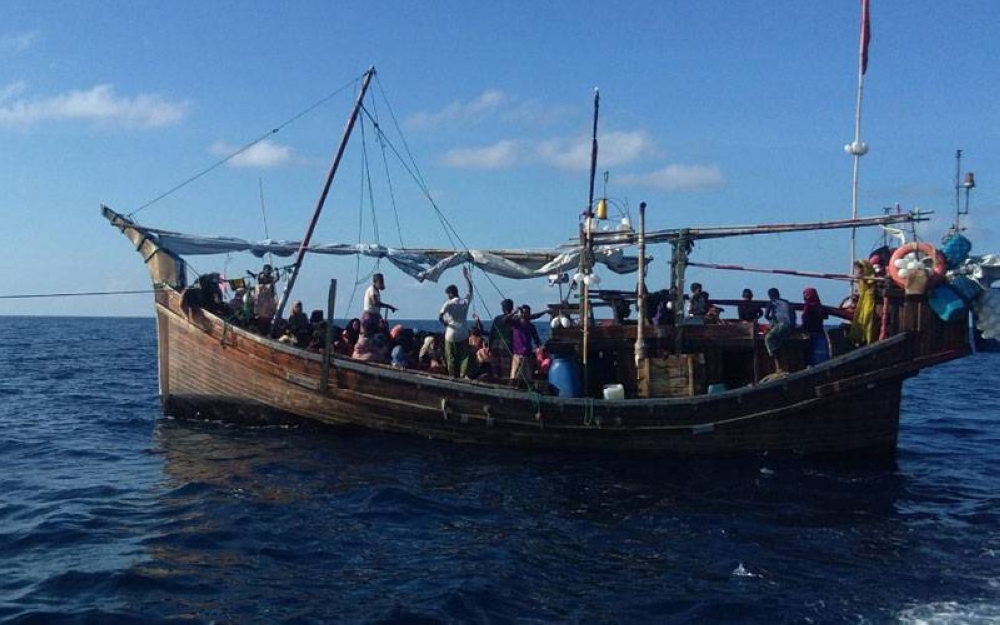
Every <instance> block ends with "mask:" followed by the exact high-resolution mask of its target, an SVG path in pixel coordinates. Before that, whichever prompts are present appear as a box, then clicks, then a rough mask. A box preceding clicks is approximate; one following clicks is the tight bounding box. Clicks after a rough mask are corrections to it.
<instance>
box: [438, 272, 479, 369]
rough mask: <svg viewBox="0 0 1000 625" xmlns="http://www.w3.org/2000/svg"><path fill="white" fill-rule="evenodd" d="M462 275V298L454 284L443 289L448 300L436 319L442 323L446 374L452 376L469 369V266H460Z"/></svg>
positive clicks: (470, 288)
mask: <svg viewBox="0 0 1000 625" xmlns="http://www.w3.org/2000/svg"><path fill="white" fill-rule="evenodd" d="M462 276H464V277H465V284H466V285H467V286H468V291H467V293H466V295H465V297H464V298H460V297H459V296H458V287H457V286H455V285H454V284H451V285H449V286H448V288H447V289H445V290H444V293H445V295H446V296H447V297H448V301H446V302H445V303H444V306H442V307H441V313H440V314H438V320H439V321H441V323H442V324H444V327H445V330H444V360H445V364H446V365H447V367H448V375H450V376H451V377H453V378H457V377H459V376H462V377H465V374H466V373H468V370H469V340H468V339H469V327H468V323H467V321H466V320H467V318H468V315H469V303H470V302H471V301H472V279H471V278H470V277H469V268H468V267H463V268H462Z"/></svg>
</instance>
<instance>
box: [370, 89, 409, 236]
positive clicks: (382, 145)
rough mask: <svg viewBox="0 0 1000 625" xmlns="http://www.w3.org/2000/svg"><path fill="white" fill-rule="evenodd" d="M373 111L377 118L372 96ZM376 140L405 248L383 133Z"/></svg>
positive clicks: (375, 104)
mask: <svg viewBox="0 0 1000 625" xmlns="http://www.w3.org/2000/svg"><path fill="white" fill-rule="evenodd" d="M372 111H373V112H374V114H375V117H376V119H377V118H378V110H377V100H376V99H375V98H372ZM375 140H376V141H377V142H378V146H379V149H380V152H381V154H382V168H383V169H384V170H385V181H386V185H387V186H388V187H389V201H390V204H391V206H392V215H393V217H394V218H395V220H396V234H398V235H399V247H400V248H405V247H406V244H405V243H403V228H402V226H400V225H399V211H398V210H397V206H396V190H395V188H394V187H393V185H392V176H390V175H389V159H388V158H386V153H385V140H384V139H383V137H382V135H381V133H375Z"/></svg>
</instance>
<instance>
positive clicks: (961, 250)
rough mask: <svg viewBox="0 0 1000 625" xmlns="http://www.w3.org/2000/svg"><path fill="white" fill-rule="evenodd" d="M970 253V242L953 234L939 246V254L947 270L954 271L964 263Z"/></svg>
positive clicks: (959, 235)
mask: <svg viewBox="0 0 1000 625" xmlns="http://www.w3.org/2000/svg"><path fill="white" fill-rule="evenodd" d="M971 251H972V242H971V241H969V240H968V239H967V238H965V237H964V236H962V235H961V234H953V235H951V236H950V237H948V238H947V239H945V241H944V243H942V244H941V252H942V253H943V254H944V261H945V263H946V265H947V267H948V269H954V268H955V267H958V266H959V265H961V264H962V263H963V262H965V259H966V258H968V257H969V252H971Z"/></svg>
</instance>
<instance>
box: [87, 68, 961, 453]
mask: <svg viewBox="0 0 1000 625" xmlns="http://www.w3.org/2000/svg"><path fill="white" fill-rule="evenodd" d="M369 78H370V76H369ZM366 85H367V82H366ZM363 93H364V90H362V95H363ZM360 101H361V96H359V103H360ZM356 114H357V107H356V108H355V110H354V111H353V112H352V117H351V118H350V121H349V123H348V133H349V131H350V128H351V126H352V125H353V119H354V116H356ZM346 135H347V133H345V141H346ZM595 135H596V116H595ZM595 145H596V139H595ZM343 148H344V143H342V144H341V146H340V149H339V150H338V152H337V156H336V157H335V160H334V166H333V167H332V168H331V172H330V174H329V175H328V178H327V182H326V186H325V188H324V192H323V195H322V196H321V199H320V205H319V206H317V210H316V214H314V216H313V221H312V223H311V224H310V228H309V230H308V231H307V235H306V237H305V239H304V240H303V241H302V242H301V244H300V247H299V256H298V260H297V264H300V263H301V259H302V257H303V255H304V254H305V252H306V250H307V248H309V245H310V237H311V233H312V228H313V226H314V225H315V222H316V219H317V217H318V214H319V209H320V207H321V205H322V199H323V197H325V194H326V190H327V189H328V188H329V185H330V182H331V181H332V178H333V175H334V173H335V171H336V163H337V162H338V161H339V159H340V156H341V155H342V153H343ZM595 151H596V150H595ZM591 205H593V202H591ZM103 215H104V217H105V218H107V219H108V221H109V222H110V223H111V225H112V226H114V227H115V228H117V229H119V230H120V231H121V232H122V233H123V234H124V235H125V236H126V237H127V238H128V239H129V240H130V241H131V243H132V244H133V245H134V246H135V248H136V250H137V251H138V252H139V253H140V255H141V257H142V259H143V261H144V262H145V263H146V265H147V267H148V268H149V272H150V277H151V279H152V282H153V284H154V285H156V287H157V291H156V295H155V310H156V324H157V335H158V341H159V386H160V395H161V397H162V403H163V410H164V413H165V414H168V415H174V416H178V417H194V418H206V419H222V420H238V421H249V422H258V421H272V420H275V419H279V420H307V421H313V422H319V423H324V424H330V425H337V426H359V427H363V428H369V429H374V430H382V431H387V432H397V433H404V434H413V435H417V436H421V437H426V438H432V439H441V440H447V441H454V442H456V443H474V444H487V445H506V446H513V447H522V448H542V449H567V450H591V451H608V452H618V453H621V452H658V453H667V454H677V455H732V454H739V453H760V452H794V453H799V454H809V455H814V454H837V455H845V454H847V455H874V456H879V457H892V456H893V455H894V454H895V450H896V444H897V436H898V431H899V414H900V398H901V394H902V391H903V382H904V381H905V380H907V379H908V378H910V377H912V376H914V375H915V374H917V373H918V372H919V371H920V370H921V369H923V368H925V367H928V366H932V365H935V364H938V363H941V362H945V361H948V360H951V359H954V358H959V357H962V356H964V355H966V354H968V353H969V340H968V332H967V327H968V325H967V317H966V320H964V321H963V320H957V321H956V320H952V321H951V322H949V323H945V322H943V321H941V320H940V319H938V317H936V316H935V315H934V314H932V312H931V311H930V309H929V308H928V305H927V298H926V296H924V295H904V293H903V291H902V290H901V289H895V290H891V289H890V290H888V291H887V293H888V296H889V299H888V300H887V304H886V305H885V306H884V314H885V316H886V319H887V320H888V321H889V322H888V323H887V324H886V332H885V333H884V334H885V336H884V338H882V339H881V340H878V341H875V342H873V343H871V344H869V345H866V346H863V347H859V348H854V349H843V350H841V349H839V348H838V346H837V345H834V346H833V347H834V349H833V354H832V357H831V358H829V360H827V361H825V362H822V363H820V364H815V365H813V366H805V362H806V359H807V356H808V353H809V350H810V349H811V346H810V343H809V341H808V340H807V339H805V338H802V337H793V338H791V339H789V340H788V341H787V346H786V347H784V348H782V353H783V360H784V369H785V370H786V371H787V374H785V375H770V374H773V373H774V372H775V363H774V361H772V359H771V358H769V357H767V355H766V353H765V352H764V350H763V347H762V345H761V336H762V335H761V333H760V332H759V331H758V329H757V327H756V326H755V325H753V324H715V325H691V324H690V323H689V320H687V319H686V318H685V316H684V314H683V312H682V311H683V299H681V298H682V296H681V295H680V294H681V293H683V291H684V270H685V267H686V266H687V262H688V254H689V252H690V250H691V244H692V243H693V242H694V241H696V240H699V239H703V238H717V237H722V236H745V235H753V234H766V233H768V232H791V231H796V230H815V229H821V228H846V227H858V226H869V225H877V224H889V223H903V222H907V221H913V220H919V219H920V218H919V216H914V215H905V214H904V215H890V216H883V217H877V218H867V219H860V220H845V221H844V222H829V223H825V224H805V225H786V226H762V227H755V228H718V229H712V228H707V229H678V230H669V231H659V232H652V233H648V234H647V233H645V232H644V227H640V230H639V232H638V233H636V232H631V231H630V232H625V233H621V232H615V233H597V232H593V231H592V230H591V229H590V228H589V227H583V228H581V242H580V244H579V246H578V247H579V248H580V249H583V250H587V249H592V246H594V245H595V244H596V245H601V244H614V245H624V246H627V245H633V244H638V245H639V249H640V253H639V259H640V262H639V265H640V279H639V284H642V283H643V282H642V274H641V266H642V259H644V258H645V247H644V246H645V245H646V244H653V243H658V242H665V243H668V244H670V245H671V246H672V254H673V256H672V268H673V272H672V273H673V285H674V286H675V287H676V288H677V293H678V294H677V296H676V298H677V299H676V302H675V304H676V305H675V307H674V310H675V312H676V317H675V319H674V324H673V325H666V326H652V325H650V324H649V323H648V321H647V320H646V319H644V318H642V316H641V315H640V320H639V322H638V323H637V324H634V325H614V326H603V325H594V323H592V322H590V318H591V315H590V314H589V311H588V309H587V308H586V307H587V305H588V303H592V302H588V297H587V290H586V289H584V292H583V294H582V297H581V303H580V305H581V306H583V311H584V312H583V314H582V317H581V321H582V322H583V323H582V327H579V326H577V327H568V328H557V329H555V330H553V334H552V340H553V344H554V345H555V347H556V351H559V352H562V353H565V354H566V355H568V356H570V357H572V358H575V359H576V360H575V362H579V363H580V364H582V365H583V368H584V371H585V376H584V389H583V392H582V395H583V396H581V397H565V396H554V395H551V394H546V393H545V392H544V386H545V385H544V384H542V385H540V387H529V388H519V387H517V386H515V385H511V384H505V383H488V382H478V381H469V380H458V379H451V378H448V377H447V376H441V375H435V374H431V373H427V372H424V371H416V370H400V369H394V368H392V367H390V366H388V365H382V364H374V363H369V362H360V361H356V360H352V359H350V358H345V357H341V356H337V355H334V354H332V353H331V350H330V344H329V340H328V342H327V345H326V349H325V350H324V352H323V353H318V354H317V353H312V352H309V351H306V350H303V349H299V348H296V347H291V346H287V345H284V344H282V343H280V342H278V341H276V340H273V339H272V338H269V337H267V336H262V335H259V334H256V333H254V332H251V331H249V330H247V329H244V328H241V327H238V326H236V325H234V324H233V323H231V322H230V321H229V320H227V319H226V318H224V316H220V315H218V314H214V313H212V312H209V311H208V310H205V309H201V308H197V307H195V308H190V307H185V306H184V305H183V301H182V298H183V294H182V292H183V290H184V288H185V287H186V286H188V281H187V278H186V276H185V271H184V263H183V260H182V259H181V256H180V254H179V253H178V252H177V250H175V249H171V248H170V247H169V246H168V245H167V244H165V241H166V240H168V239H167V237H166V236H165V235H164V232H165V231H159V230H155V229H151V228H147V227H144V226H142V225H140V224H138V223H136V222H135V221H133V220H131V219H130V218H128V217H126V216H124V215H121V214H119V213H116V212H115V211H113V210H111V209H110V208H107V207H103ZM581 258H583V259H586V258H588V255H586V254H584V255H582V256H581ZM581 269H582V271H583V273H587V271H589V269H590V268H589V267H588V266H583V265H582V267H581ZM294 277H295V273H293V274H292V277H291V278H290V279H289V283H288V285H287V286H286V296H287V291H288V290H290V288H291V285H292V284H293V283H294ZM642 299H643V292H642V290H641V289H640V290H639V292H638V295H637V300H638V303H639V308H640V309H642V307H643V301H642ZM556 312H557V313H558V312H560V311H559V310H558V309H557V310H556ZM279 316H280V314H279ZM614 383H617V384H621V385H622V390H623V391H624V394H625V397H626V398H625V399H620V400H618V399H604V398H603V393H602V390H603V386H604V385H606V384H614Z"/></svg>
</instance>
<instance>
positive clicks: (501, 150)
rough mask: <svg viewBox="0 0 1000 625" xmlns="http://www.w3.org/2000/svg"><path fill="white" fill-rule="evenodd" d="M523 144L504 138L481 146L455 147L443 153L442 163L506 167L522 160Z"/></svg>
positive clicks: (468, 167)
mask: <svg viewBox="0 0 1000 625" xmlns="http://www.w3.org/2000/svg"><path fill="white" fill-rule="evenodd" d="M522 152H523V146H522V144H521V143H520V142H518V141H511V140H504V141H500V142H499V143H496V144H494V145H489V146H486V147H482V148H456V149H454V150H450V151H449V152H448V153H447V154H445V155H444V163H445V164H446V165H449V166H451V167H456V168H458V169H506V168H508V167H513V166H514V165H517V164H518V163H519V162H521V161H523V158H524V157H523V154H522Z"/></svg>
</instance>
